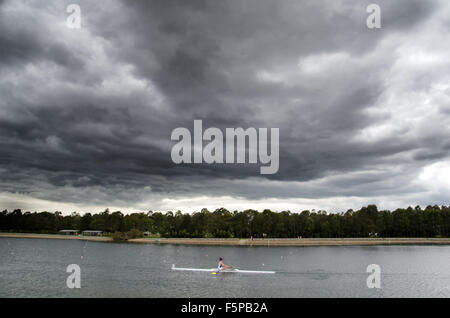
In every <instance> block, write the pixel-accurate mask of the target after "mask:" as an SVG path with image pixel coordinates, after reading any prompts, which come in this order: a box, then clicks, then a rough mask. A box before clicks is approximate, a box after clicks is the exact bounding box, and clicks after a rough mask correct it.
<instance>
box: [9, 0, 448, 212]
mask: <svg viewBox="0 0 450 318" xmlns="http://www.w3.org/2000/svg"><path fill="white" fill-rule="evenodd" d="M68 3H69V2H67V3H64V2H50V1H49V2H46V4H45V5H43V4H41V3H40V2H38V1H36V2H35V1H31V2H29V3H27V4H17V3H14V2H13V1H4V2H0V48H1V50H0V67H1V68H0V75H1V79H0V94H1V96H2V98H1V100H0V136H1V137H0V146H1V149H2V150H1V151H0V171H1V175H2V178H1V179H2V182H1V183H0V191H3V192H4V193H6V194H8V193H16V192H20V193H25V194H26V195H28V196H29V197H31V198H35V199H39V200H48V201H49V202H69V203H71V204H73V205H74V206H76V205H77V204H78V205H80V206H86V205H89V204H90V205H91V206H93V205H98V206H101V205H107V204H109V202H113V201H114V200H117V202H116V201H114V202H116V206H124V207H126V206H130V205H133V204H138V202H141V203H139V204H141V205H142V206H143V205H145V204H149V205H151V204H152V203H153V204H155V205H156V206H160V207H162V208H164V207H166V205H164V204H162V203H161V202H163V201H164V199H165V198H166V199H173V200H177V199H178V198H182V197H202V196H204V197H219V196H229V197H231V198H236V199H238V198H239V200H240V198H243V199H244V200H245V199H248V200H262V199H265V198H277V199H279V200H283V199H286V200H287V199H291V198H305V199H318V200H319V199H320V200H326V198H332V197H344V198H345V197H348V198H349V200H350V198H351V197H358V198H366V199H367V202H368V203H370V202H371V201H370V200H375V198H377V199H376V200H377V202H380V201H381V202H383V196H385V197H388V196H392V195H397V196H398V197H404V198H405V202H406V201H407V200H411V198H416V199H415V202H412V203H416V202H419V203H421V202H426V201H427V198H428V197H429V198H433V200H436V201H439V202H438V203H444V202H445V200H446V198H444V197H442V196H440V195H438V194H436V193H433V194H430V195H429V196H428V197H427V196H424V195H423V193H425V192H427V190H428V188H427V186H426V184H423V185H422V186H419V185H418V184H417V183H415V181H414V180H417V178H419V176H421V174H422V172H423V169H424V168H425V167H427V166H429V165H432V164H434V163H436V162H446V160H448V158H449V152H448V137H447V136H448V130H447V129H446V128H442V127H444V126H445V125H446V124H447V123H448V121H449V118H450V117H449V116H448V112H447V111H446V110H447V109H448V101H449V100H450V98H449V94H448V91H449V90H448V86H447V87H444V86H445V85H444V84H443V83H445V82H446V79H448V78H447V77H446V76H447V75H446V74H448V70H449V67H450V61H449V60H448V59H445V57H444V56H443V52H448V47H447V45H446V44H445V41H438V40H437V38H436V34H437V33H439V32H442V31H443V30H447V31H448V25H445V18H444V17H445V12H446V10H447V11H448V10H449V7H450V6H449V5H448V4H447V3H446V2H444V1H438V0H436V1H430V2H427V4H424V3H423V2H422V1H406V0H402V1H395V2H392V1H379V2H378V3H379V4H380V6H381V8H382V24H383V28H382V29H380V30H369V29H368V28H367V27H366V26H365V20H366V17H367V13H366V11H365V9H366V6H367V5H368V4H369V3H371V2H370V1H363V2H361V1H331V0H330V1H324V2H317V1H306V0H305V1H283V2H282V3H280V2H279V1H274V0H264V1H259V0H258V1H256V0H245V1H227V2H222V1H145V2H141V1H139V2H133V3H128V2H126V3H125V2H120V1H113V0H111V1H109V2H107V3H105V4H102V5H100V4H96V3H92V2H87V1H80V6H81V8H82V29H80V30H71V29H68V28H66V27H65V25H64V21H65V17H66V13H65V6H66V5H67V4H68ZM13 21H20V23H13ZM412 37H415V38H416V43H412V42H411V40H410V39H411V38H412ZM425 106H427V107H428V109H429V111H426V116H425V115H424V110H423V109H425V108H426V107H425ZM421 109H422V111H421ZM436 113H438V114H439V115H434V114H436ZM194 119H202V120H203V124H204V126H205V127H219V128H222V129H223V128H226V127H269V128H270V127H279V128H280V170H279V172H278V173H277V174H276V175H272V176H265V177H264V178H263V177H261V176H260V175H259V167H258V166H255V165H181V166H177V165H174V164H173V163H172V161H171V159H170V149H171V146H172V144H173V143H172V142H171V141H170V133H171V131H172V130H173V129H174V128H176V127H187V128H191V127H192V125H193V120H194ZM428 120H433V122H434V124H433V125H428V124H427V121H428ZM261 181H263V182H261ZM89 189H91V190H92V189H95V191H93V190H92V191H90V190H89ZM419 194H420V195H419ZM119 198H120V199H119ZM14 200H15V199H14ZM14 200H12V201H13V202H16V201H14ZM205 200H209V199H205ZM387 200H388V199H385V201H387ZM249 202H250V201H249ZM317 202H321V203H322V202H325V201H317ZM359 202H360V201H358V203H359ZM0 203H1V202H0ZM205 203H206V202H205ZM412 203H411V204H412ZM5 204H6V203H5ZM174 204H175V205H177V206H179V205H182V203H174ZM208 204H209V203H208ZM249 204H251V203H249ZM407 204H409V203H407ZM6 205H7V204H6ZM148 208H152V206H149V207H148Z"/></svg>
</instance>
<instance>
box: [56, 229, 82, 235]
mask: <svg viewBox="0 0 450 318" xmlns="http://www.w3.org/2000/svg"><path fill="white" fill-rule="evenodd" d="M78 232H80V231H78V230H61V231H59V234H63V235H78Z"/></svg>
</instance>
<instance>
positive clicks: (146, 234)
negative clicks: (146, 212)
mask: <svg viewBox="0 0 450 318" xmlns="http://www.w3.org/2000/svg"><path fill="white" fill-rule="evenodd" d="M150 235H152V233H150V232H144V236H150Z"/></svg>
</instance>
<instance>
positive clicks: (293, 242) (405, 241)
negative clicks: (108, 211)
mask: <svg viewBox="0 0 450 318" xmlns="http://www.w3.org/2000/svg"><path fill="white" fill-rule="evenodd" d="M2 237H6V238H27V239H62V240H82V241H96V242H114V241H113V240H112V238H111V237H102V236H72V235H59V234H33V233H0V238H2ZM121 243H122V242H121ZM123 243H139V244H176V245H219V246H268V247H270V246H378V245H450V238H302V239H295V238H292V239H276V238H274V239H253V240H250V239H220V238H214V239H212V238H139V239H130V240H128V241H124V242H123Z"/></svg>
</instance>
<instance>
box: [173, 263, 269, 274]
mask: <svg viewBox="0 0 450 318" xmlns="http://www.w3.org/2000/svg"><path fill="white" fill-rule="evenodd" d="M172 270H173V271H192V272H217V273H245V274H275V272H274V271H249V270H243V269H237V268H233V269H227V270H219V269H217V268H182V267H175V264H172Z"/></svg>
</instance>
